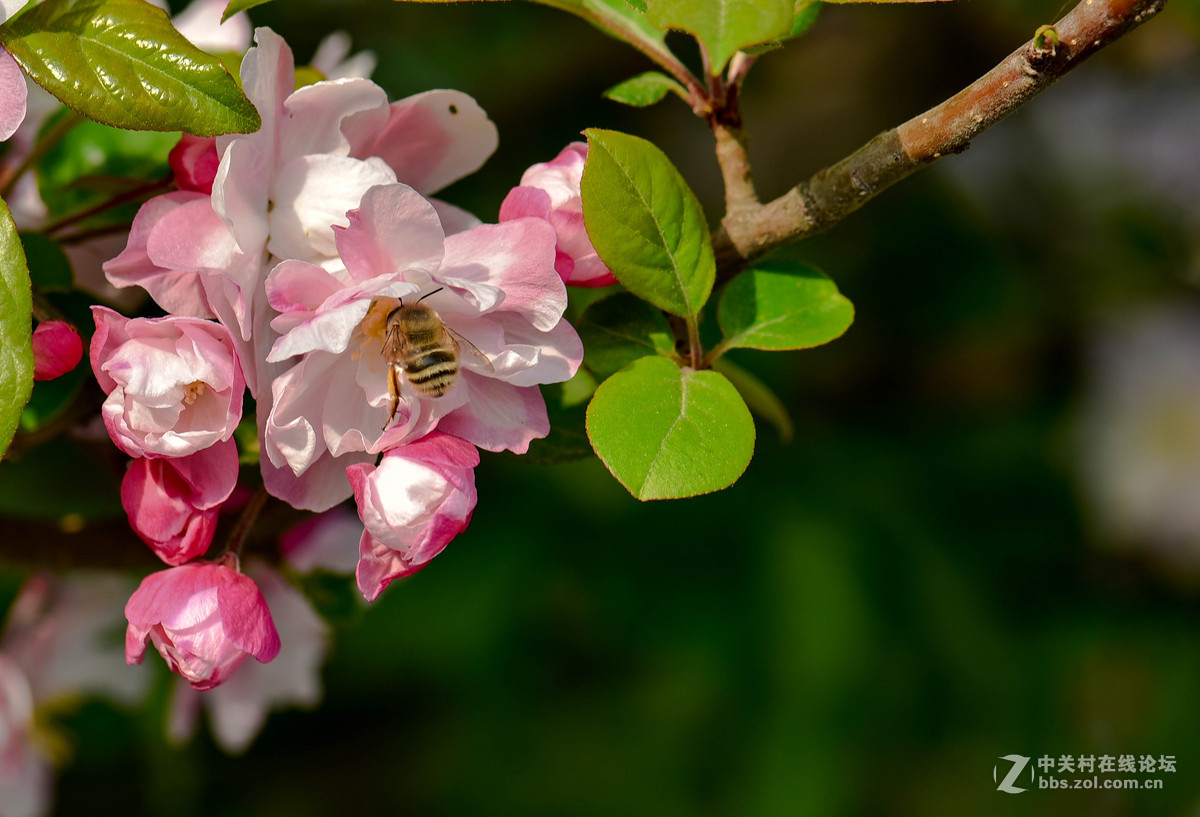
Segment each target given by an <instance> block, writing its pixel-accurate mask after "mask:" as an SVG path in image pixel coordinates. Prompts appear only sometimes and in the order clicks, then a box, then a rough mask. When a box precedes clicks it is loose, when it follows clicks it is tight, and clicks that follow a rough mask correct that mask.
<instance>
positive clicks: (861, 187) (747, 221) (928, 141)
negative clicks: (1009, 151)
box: [713, 0, 1166, 282]
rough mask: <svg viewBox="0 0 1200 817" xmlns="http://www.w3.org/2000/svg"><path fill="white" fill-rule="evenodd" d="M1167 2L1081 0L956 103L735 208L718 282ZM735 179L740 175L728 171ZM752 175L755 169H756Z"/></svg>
mask: <svg viewBox="0 0 1200 817" xmlns="http://www.w3.org/2000/svg"><path fill="white" fill-rule="evenodd" d="M1164 5H1166V0H1081V2H1080V3H1079V4H1078V5H1077V6H1075V8H1074V9H1072V10H1071V11H1070V12H1069V13H1068V14H1067V15H1066V16H1065V17H1063V18H1062V19H1061V20H1060V21H1058V22H1057V23H1056V24H1054V25H1053V26H1043V27H1042V28H1040V29H1038V31H1037V33H1036V34H1035V35H1034V38H1033V39H1031V40H1030V41H1029V42H1027V43H1025V45H1023V46H1021V47H1020V48H1018V49H1017V50H1016V51H1014V52H1013V53H1012V54H1010V55H1009V56H1008V57H1007V58H1006V59H1005V60H1004V61H1003V62H1001V63H1000V64H999V65H997V66H996V67H995V68H993V69H992V70H991V71H989V72H988V73H987V74H985V75H984V76H983V77H981V78H980V79H979V80H977V81H976V82H975V83H973V84H972V85H971V86H970V87H968V88H965V89H964V90H962V91H960V92H959V93H958V94H956V95H955V96H953V97H951V98H950V99H947V100H946V101H945V102H942V103H941V104H940V105H937V106H936V107H933V108H931V109H929V110H928V111H926V112H925V113H923V114H920V115H919V116H915V117H913V118H912V119H910V120H908V121H907V122H905V123H904V124H902V125H900V126H899V127H897V128H893V129H892V130H889V131H885V132H884V133H881V134H879V135H878V136H876V137H875V138H874V139H872V140H871V141H870V142H868V143H867V144H865V145H863V146H862V147H861V148H859V149H858V150H856V151H855V152H854V153H852V154H850V155H849V156H847V157H846V158H845V159H842V160H841V161H840V162H838V163H837V164H835V165H833V166H831V167H827V168H825V169H824V170H821V171H819V172H817V173H816V174H815V175H814V176H813V177H812V178H810V179H808V180H807V181H805V182H801V183H800V184H798V185H796V186H795V187H794V188H792V189H791V190H789V191H788V192H787V193H785V194H783V195H782V196H780V197H779V198H777V199H775V200H774V201H772V202H768V203H767V204H764V205H757V206H746V203H745V202H744V201H743V202H742V203H741V204H742V206H740V207H738V208H737V209H736V210H734V209H730V210H729V212H727V213H726V215H725V218H724V219H722V221H721V229H720V230H718V231H717V233H716V235H714V236H713V247H714V249H715V251H716V255H717V265H718V270H719V272H718V282H719V281H721V280H727V279H728V278H729V277H731V276H732V275H734V274H736V272H737V271H738V270H739V269H741V267H743V266H744V265H745V263H746V262H747V261H749V260H751V259H753V258H755V257H757V256H759V255H762V254H763V253H765V252H767V251H768V250H772V249H774V248H776V247H779V246H781V245H783V244H787V243H790V242H793V241H798V240H800V239H802V238H805V237H807V236H810V235H813V234H814V233H819V232H821V231H823V230H826V229H828V228H829V227H832V226H833V225H834V224H836V223H838V222H839V221H841V220H842V219H844V218H845V217H846V216H848V215H850V213H852V212H854V211H855V210H857V209H858V208H859V207H861V206H862V205H864V204H865V203H866V202H868V201H870V200H871V199H872V198H874V197H875V196H876V195H878V194H879V193H881V192H882V191H883V190H885V189H887V188H888V187H890V186H892V185H893V184H895V183H896V182H898V181H900V180H901V179H903V178H905V177H907V176H909V175H911V174H913V173H915V172H916V171H918V170H920V169H921V168H923V167H925V166H926V165H928V164H931V163H932V162H935V161H937V160H938V159H940V158H941V157H943V156H946V155H948V154H951V153H961V152H962V151H964V150H966V149H967V147H968V146H969V144H970V141H971V140H972V139H973V138H975V136H977V135H978V134H980V133H982V132H983V131H985V130H987V129H988V128H989V127H991V126H992V125H994V124H995V123H997V122H999V121H1000V120H1001V119H1004V118H1005V117H1006V116H1008V115H1009V114H1010V113H1012V112H1013V111H1015V110H1016V109H1017V108H1019V107H1020V106H1022V105H1024V104H1025V103H1026V102H1028V101H1029V100H1030V99H1032V98H1033V97H1034V96H1036V95H1037V94H1039V93H1041V92H1042V91H1044V90H1045V89H1046V88H1048V87H1049V86H1050V85H1051V84H1053V83H1054V82H1055V81H1057V80H1058V79H1059V78H1060V77H1062V76H1063V75H1065V74H1066V73H1067V72H1068V71H1070V70H1071V69H1072V68H1074V67H1075V66H1076V65H1078V64H1079V63H1080V62H1082V61H1083V60H1085V59H1087V58H1088V57H1090V56H1091V55H1092V54H1094V53H1096V52H1097V51H1099V50H1100V49H1101V48H1104V47H1105V46H1107V45H1109V44H1111V43H1112V42H1115V41H1116V40H1117V39H1118V38H1119V37H1121V36H1122V35H1123V34H1125V33H1126V32H1128V31H1130V30H1132V29H1133V28H1135V27H1137V26H1138V25H1140V24H1141V23H1144V22H1145V21H1146V20H1148V19H1150V18H1151V17H1153V16H1154V15H1155V14H1157V13H1158V12H1159V11H1161V10H1162V8H1163V6H1164ZM723 172H724V173H725V175H726V178H728V177H729V175H730V172H729V171H728V170H726V169H725V168H723ZM747 175H748V171H747Z"/></svg>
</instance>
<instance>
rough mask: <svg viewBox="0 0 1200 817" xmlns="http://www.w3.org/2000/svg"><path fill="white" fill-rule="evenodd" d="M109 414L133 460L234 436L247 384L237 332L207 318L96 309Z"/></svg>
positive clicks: (97, 348)
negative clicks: (134, 314)
mask: <svg viewBox="0 0 1200 817" xmlns="http://www.w3.org/2000/svg"><path fill="white" fill-rule="evenodd" d="M92 314H93V316H94V317H95V319H96V334H95V335H93V336H92V346H91V361H92V371H93V372H95V374H96V380H98V381H99V383H100V387H101V388H102V389H104V391H105V393H107V394H108V399H107V400H105V401H104V406H103V407H102V409H101V414H102V416H103V418H104V426H105V428H107V429H108V434H109V436H110V437H112V440H113V442H114V443H116V445H117V447H118V448H120V449H121V450H122V451H124V452H125V453H126V454H129V455H130V456H131V457H155V456H158V457H183V456H186V455H188V454H194V453H195V452H197V451H199V450H201V449H203V448H207V447H208V446H210V445H212V444H213V443H216V442H218V441H222V440H228V439H229V438H230V437H232V436H233V430H234V429H235V428H237V424H238V422H239V421H240V420H241V417H242V397H243V394H244V393H245V390H246V381H245V378H244V377H243V375H242V369H241V367H240V366H239V365H238V359H237V354H236V353H235V352H234V345H233V338H232V337H230V334H229V330H228V329H226V328H225V327H224V326H222V325H221V324H219V323H215V322H213V321H206V320H201V319H199V318H181V317H174V316H172V317H166V318H134V319H132V320H130V319H129V318H126V317H124V316H122V315H120V314H118V313H116V312H114V311H113V310H111V309H108V308H106V307H102V306H94V307H92Z"/></svg>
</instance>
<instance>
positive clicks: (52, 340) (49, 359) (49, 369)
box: [33, 321, 83, 380]
mask: <svg viewBox="0 0 1200 817" xmlns="http://www.w3.org/2000/svg"><path fill="white" fill-rule="evenodd" d="M82 357H83V341H82V340H81V339H80V337H79V333H78V332H76V331H75V327H74V326H71V324H69V323H67V322H65V321H43V322H42V323H39V324H38V325H37V328H35V329H34V330H33V379H34V380H53V379H54V378H56V377H62V376H63V375H64V374H66V373H67V372H69V371H71V370H72V369H74V368H75V367H76V366H78V365H79V360H80V358H82Z"/></svg>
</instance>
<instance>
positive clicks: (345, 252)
mask: <svg viewBox="0 0 1200 817" xmlns="http://www.w3.org/2000/svg"><path fill="white" fill-rule="evenodd" d="M347 216H348V219H349V222H350V224H349V226H348V227H346V228H344V229H335V234H336V239H337V248H338V253H339V254H340V255H341V258H342V263H344V264H345V265H346V269H347V270H348V271H349V273H350V275H351V276H352V277H353V278H354V279H355V280H357V281H365V280H367V279H370V278H374V277H376V276H379V275H384V274H389V273H400V272H404V271H406V270H410V269H421V270H428V271H433V270H436V269H437V267H438V264H439V263H441V260H442V255H443V252H444V250H443V249H442V244H443V241H444V237H445V236H444V233H443V232H442V226H441V221H440V219H439V218H438V214H437V211H436V210H435V209H434V208H433V205H431V204H430V203H429V202H428V201H427V200H426V199H425V198H424V197H423V196H421V195H420V194H419V193H417V192H416V191H415V190H413V189H412V188H411V187H408V186H406V185H403V184H390V185H386V186H383V187H373V188H371V189H370V190H368V191H367V192H366V193H364V194H363V197H362V201H361V203H360V204H359V205H358V207H357V209H354V210H351V211H350V212H349V213H347Z"/></svg>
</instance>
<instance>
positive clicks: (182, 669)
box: [125, 554, 279, 690]
mask: <svg viewBox="0 0 1200 817" xmlns="http://www.w3.org/2000/svg"><path fill="white" fill-rule="evenodd" d="M236 568H237V559H236V558H235V557H234V556H232V555H229V554H227V555H226V556H225V557H224V558H222V559H221V561H219V562H202V563H192V564H186V565H181V566H180V567H172V568H170V569H168V570H160V571H159V572H158V573H151V574H150V575H149V576H147V577H146V578H145V579H143V580H142V583H141V585H139V586H138V589H137V590H135V591H134V593H133V595H132V596H131V597H130V599H129V603H128V604H126V605H125V618H127V619H128V620H129V627H128V629H127V630H126V631H125V661H126V662H127V663H130V664H140V663H142V658H143V657H144V656H145V654H146V645H147V644H153V645H154V648H155V649H157V650H158V652H159V654H160V655H162V657H163V659H164V660H165V661H166V662H167V666H168V667H170V668H171V671H172V672H175V673H178V674H179V675H180V676H181V677H183V679H184V680H186V681H187V682H188V683H190V684H191V685H192V687H193V688H194V689H199V690H205V689H212V688H213V687H215V686H219V685H220V684H221V683H223V682H224V681H226V680H227V679H228V678H229V676H230V675H232V674H233V672H234V671H235V670H236V669H237V668H238V667H240V666H241V665H242V662H244V661H245V660H246V658H247V657H248V656H251V655H252V656H254V658H255V659H257V660H258V661H260V662H262V663H264V664H265V663H267V662H268V661H270V660H272V659H273V658H274V657H275V656H276V655H278V654H279V634H278V633H277V632H276V630H275V622H274V621H272V620H271V611H270V610H268V609H267V602H266V600H265V599H263V595H262V593H261V592H260V591H259V589H258V585H256V584H255V583H254V581H253V580H252V579H250V577H248V576H244V575H242V574H241V573H239V572H238V571H237V569H236Z"/></svg>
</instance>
